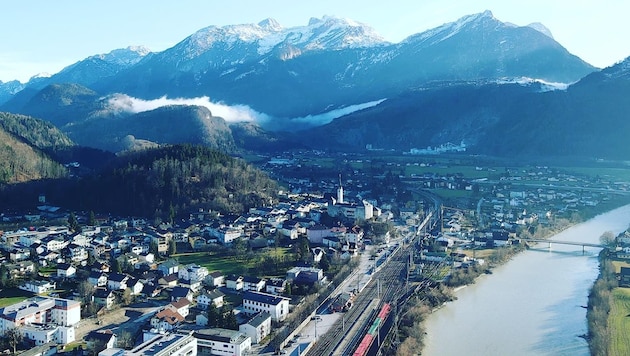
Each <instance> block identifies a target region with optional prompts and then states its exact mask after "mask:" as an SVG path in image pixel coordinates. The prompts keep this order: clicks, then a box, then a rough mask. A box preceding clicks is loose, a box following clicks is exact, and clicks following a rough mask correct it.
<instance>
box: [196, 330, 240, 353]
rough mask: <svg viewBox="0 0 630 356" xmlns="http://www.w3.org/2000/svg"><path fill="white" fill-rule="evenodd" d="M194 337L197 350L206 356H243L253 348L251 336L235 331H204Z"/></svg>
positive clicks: (198, 332) (198, 331)
mask: <svg viewBox="0 0 630 356" xmlns="http://www.w3.org/2000/svg"><path fill="white" fill-rule="evenodd" d="M193 336H194V337H195V338H196V339H197V350H198V351H199V353H200V354H204V355H219V356H243V355H245V353H246V352H247V351H248V350H249V349H251V347H252V340H251V339H250V338H249V336H247V335H245V334H244V333H242V332H240V331H235V330H228V329H220V328H213V329H202V330H197V331H195V332H194V333H193Z"/></svg>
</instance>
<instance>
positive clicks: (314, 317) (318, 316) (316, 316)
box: [311, 315, 322, 320]
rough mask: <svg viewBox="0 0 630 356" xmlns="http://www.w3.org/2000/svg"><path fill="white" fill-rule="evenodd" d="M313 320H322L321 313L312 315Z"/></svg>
mask: <svg viewBox="0 0 630 356" xmlns="http://www.w3.org/2000/svg"><path fill="white" fill-rule="evenodd" d="M311 320H322V317H321V315H315V316H313V317H311Z"/></svg>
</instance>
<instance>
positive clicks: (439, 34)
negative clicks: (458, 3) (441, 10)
mask: <svg viewBox="0 0 630 356" xmlns="http://www.w3.org/2000/svg"><path fill="white" fill-rule="evenodd" d="M489 21H492V22H494V23H496V24H497V25H499V24H503V23H502V22H500V21H499V20H497V19H496V18H495V17H494V15H493V14H492V12H491V11H490V10H486V11H484V12H481V13H478V14H472V15H467V16H464V17H462V18H460V19H459V20H457V21H454V22H449V23H445V24H444V25H442V26H439V27H436V28H434V29H431V30H428V31H425V32H422V33H420V34H417V35H412V36H410V37H408V38H407V39H406V40H405V41H403V42H415V41H417V42H425V41H429V43H430V44H436V43H438V42H441V41H444V40H446V39H448V38H450V37H452V36H454V35H456V34H458V33H459V32H461V31H462V30H463V29H464V28H468V27H477V26H481V25H483V24H484V23H487V22H489Z"/></svg>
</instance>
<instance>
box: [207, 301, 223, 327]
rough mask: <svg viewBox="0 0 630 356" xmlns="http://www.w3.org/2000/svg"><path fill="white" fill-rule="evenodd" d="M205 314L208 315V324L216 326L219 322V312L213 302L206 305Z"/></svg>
mask: <svg viewBox="0 0 630 356" xmlns="http://www.w3.org/2000/svg"><path fill="white" fill-rule="evenodd" d="M206 316H207V317H208V326H210V327H217V326H218V325H219V324H220V323H221V319H222V318H221V312H220V311H219V308H217V307H216V306H215V305H214V303H211V304H210V305H209V306H208V311H207V313H206Z"/></svg>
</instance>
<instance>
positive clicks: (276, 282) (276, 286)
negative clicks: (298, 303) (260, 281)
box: [265, 278, 287, 295]
mask: <svg viewBox="0 0 630 356" xmlns="http://www.w3.org/2000/svg"><path fill="white" fill-rule="evenodd" d="M286 287H287V281H286V280H285V279H283V278H272V279H270V280H268V281H267V283H266V284H265V292H266V293H270V294H274V295H280V294H282V293H284V290H285V289H286Z"/></svg>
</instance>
